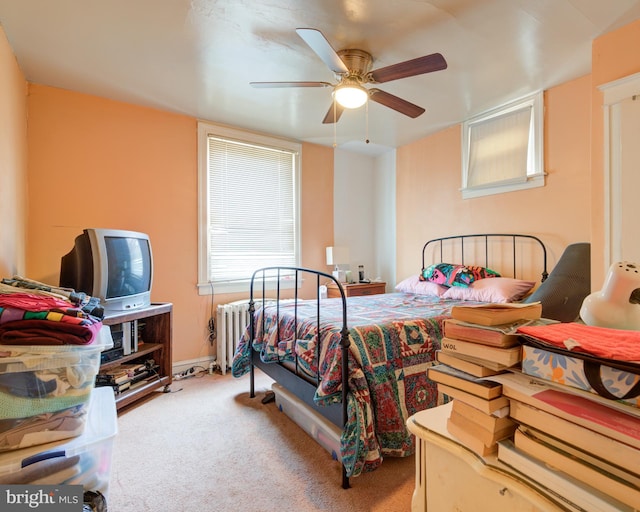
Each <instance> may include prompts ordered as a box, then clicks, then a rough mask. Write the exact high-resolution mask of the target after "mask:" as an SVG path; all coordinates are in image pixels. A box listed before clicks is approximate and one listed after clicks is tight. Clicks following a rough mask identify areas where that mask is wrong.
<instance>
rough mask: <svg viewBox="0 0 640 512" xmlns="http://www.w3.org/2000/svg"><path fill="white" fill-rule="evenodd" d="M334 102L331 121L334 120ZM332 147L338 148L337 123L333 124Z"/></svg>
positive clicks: (334, 103)
mask: <svg viewBox="0 0 640 512" xmlns="http://www.w3.org/2000/svg"><path fill="white" fill-rule="evenodd" d="M336 109H337V107H336V100H335V99H334V100H333V119H336ZM333 147H334V148H337V147H338V123H336V122H335V121H334V123H333Z"/></svg>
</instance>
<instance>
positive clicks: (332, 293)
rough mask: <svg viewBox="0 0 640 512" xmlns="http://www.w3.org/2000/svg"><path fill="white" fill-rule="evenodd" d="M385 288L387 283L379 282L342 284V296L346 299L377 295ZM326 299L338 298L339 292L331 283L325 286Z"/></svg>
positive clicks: (336, 286)
mask: <svg viewBox="0 0 640 512" xmlns="http://www.w3.org/2000/svg"><path fill="white" fill-rule="evenodd" d="M386 286H387V283H384V282H381V281H376V282H371V283H353V284H346V283H342V288H343V289H344V294H345V295H346V296H347V297H360V296H361V295H377V294H379V293H384V292H385V289H386ZM327 297H328V298H330V299H332V298H336V297H340V290H338V285H336V284H335V283H331V284H328V285H327Z"/></svg>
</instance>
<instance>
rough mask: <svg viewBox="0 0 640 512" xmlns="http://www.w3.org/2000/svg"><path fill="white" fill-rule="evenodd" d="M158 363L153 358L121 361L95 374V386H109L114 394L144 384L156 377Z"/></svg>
mask: <svg viewBox="0 0 640 512" xmlns="http://www.w3.org/2000/svg"><path fill="white" fill-rule="evenodd" d="M158 368H159V365H157V364H155V362H154V361H153V360H149V361H146V362H144V363H128V364H127V363H123V364H120V365H118V366H116V367H115V368H112V369H110V370H104V371H101V372H99V373H98V374H97V375H96V381H95V385H96V387H101V386H110V387H111V388H113V391H114V393H115V394H120V393H122V392H124V391H127V390H129V389H135V388H136V387H139V386H142V385H144V384H146V383H147V382H148V381H149V380H153V379H156V378H157V377H158Z"/></svg>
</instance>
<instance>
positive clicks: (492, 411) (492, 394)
mask: <svg viewBox="0 0 640 512" xmlns="http://www.w3.org/2000/svg"><path fill="white" fill-rule="evenodd" d="M541 312H542V308H541V305H540V304H539V303H533V304H525V305H522V304H486V305H479V306H475V305H474V306H454V307H453V308H452V312H451V316H452V318H451V319H447V320H445V322H444V337H443V339H442V345H441V350H439V351H438V352H437V353H436V357H437V360H438V363H440V364H438V365H436V366H432V367H430V368H429V369H428V370H427V376H428V377H429V378H430V379H431V380H432V381H434V382H436V383H437V385H438V391H439V392H440V393H442V394H444V395H446V396H448V397H449V398H452V399H453V404H452V410H451V411H452V412H451V415H450V417H449V419H448V421H447V429H448V431H449V432H450V433H451V434H452V435H453V436H454V437H456V438H457V439H458V440H460V441H461V442H462V443H463V444H465V445H466V446H467V447H468V448H469V449H471V450H473V451H474V452H476V453H477V454H478V455H480V456H483V457H484V456H486V455H489V454H492V453H495V452H496V451H497V449H498V445H497V443H498V441H500V440H502V439H505V438H508V437H511V436H513V433H514V431H515V428H516V424H515V422H514V421H513V420H511V419H510V418H509V417H508V415H509V400H508V399H507V398H506V397H505V396H503V393H502V385H501V384H499V383H498V382H495V381H493V380H491V377H492V376H495V375H498V374H500V373H502V372H504V371H506V370H507V369H508V368H510V367H512V366H514V365H517V364H518V363H519V362H520V361H521V349H520V344H519V342H518V336H517V334H516V329H517V328H518V327H519V326H520V325H523V324H524V323H528V322H531V321H532V320H538V319H539V318H540V315H541Z"/></svg>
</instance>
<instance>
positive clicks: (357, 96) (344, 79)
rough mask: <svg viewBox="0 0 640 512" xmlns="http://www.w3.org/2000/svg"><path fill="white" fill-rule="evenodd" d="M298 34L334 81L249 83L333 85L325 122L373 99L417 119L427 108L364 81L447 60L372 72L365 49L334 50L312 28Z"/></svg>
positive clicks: (432, 58)
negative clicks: (335, 81) (330, 72)
mask: <svg viewBox="0 0 640 512" xmlns="http://www.w3.org/2000/svg"><path fill="white" fill-rule="evenodd" d="M296 32H297V33H298V35H299V36H300V37H301V38H302V39H303V40H304V42H305V43H307V45H309V47H310V48H311V49H312V50H313V51H314V52H315V53H316V54H317V55H318V57H320V59H321V60H322V61H323V62H324V63H325V64H326V65H327V66H328V67H329V69H331V71H333V72H334V73H335V75H336V80H337V81H338V82H337V83H335V84H332V83H329V82H250V85H251V86H252V87H257V88H272V87H332V88H333V96H334V100H335V101H334V102H332V105H331V107H330V108H329V111H328V112H327V114H326V115H325V117H324V120H323V121H322V122H323V123H325V124H327V123H335V122H337V121H338V120H339V119H340V116H341V115H342V112H343V111H344V109H345V108H358V107H360V106H362V105H364V103H365V102H366V101H367V99H371V100H372V101H375V102H376V103H379V104H381V105H384V106H385V107H389V108H391V109H393V110H395V111H397V112H400V113H401V114H404V115H406V116H409V117H411V118H416V117H418V116H419V115H421V114H423V113H424V111H425V110H424V109H423V108H422V107H419V106H418V105H414V104H413V103H410V102H408V101H406V100H403V99H402V98H399V97H398V96H394V95H393V94H390V93H388V92H385V91H382V90H380V89H377V88H370V89H367V88H365V87H364V85H363V84H368V83H374V84H381V83H385V82H391V81H392V80H399V79H400V78H407V77H411V76H416V75H422V74H424V73H431V72H433V71H440V70H442V69H446V67H447V61H446V60H445V59H444V57H443V56H442V55H441V54H439V53H433V54H431V55H425V56H424V57H418V58H416V59H412V60H407V61H404V62H399V63H397V64H392V65H390V66H386V67H384V68H380V69H376V70H373V71H371V70H370V68H371V64H372V63H373V57H372V56H371V55H370V54H369V53H368V52H365V51H364V50H357V49H346V50H339V51H337V52H336V51H335V50H334V49H333V47H332V46H331V44H330V43H329V41H327V39H326V38H325V37H324V35H323V34H322V32H320V31H319V30H316V29H313V28H298V29H296Z"/></svg>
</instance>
